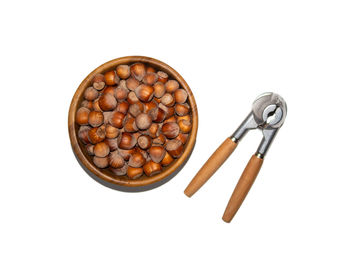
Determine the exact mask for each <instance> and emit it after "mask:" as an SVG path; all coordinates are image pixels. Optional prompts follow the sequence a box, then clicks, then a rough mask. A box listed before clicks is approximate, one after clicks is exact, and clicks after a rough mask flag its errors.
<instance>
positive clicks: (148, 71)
mask: <svg viewBox="0 0 350 272" xmlns="http://www.w3.org/2000/svg"><path fill="white" fill-rule="evenodd" d="M155 72H156V69H154V68H153V67H151V66H147V68H146V74H147V73H155Z"/></svg>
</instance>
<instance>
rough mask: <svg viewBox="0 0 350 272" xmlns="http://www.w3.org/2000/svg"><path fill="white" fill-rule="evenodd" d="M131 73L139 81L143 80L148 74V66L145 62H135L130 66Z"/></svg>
mask: <svg viewBox="0 0 350 272" xmlns="http://www.w3.org/2000/svg"><path fill="white" fill-rule="evenodd" d="M130 72H131V75H132V76H133V77H134V78H136V79H137V80H138V81H141V80H142V79H143V77H144V76H145V74H146V67H145V65H144V64H143V63H140V62H138V63H135V64H133V65H131V67H130Z"/></svg>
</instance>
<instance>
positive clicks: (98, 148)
mask: <svg viewBox="0 0 350 272" xmlns="http://www.w3.org/2000/svg"><path fill="white" fill-rule="evenodd" d="M109 151H110V150H109V146H108V144H106V143H105V142H100V143H97V144H96V145H95V147H94V154H95V156H97V157H101V158H103V157H106V156H107V155H108V154H109Z"/></svg>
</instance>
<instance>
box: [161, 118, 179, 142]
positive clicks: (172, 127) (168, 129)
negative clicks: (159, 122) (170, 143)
mask: <svg viewBox="0 0 350 272" xmlns="http://www.w3.org/2000/svg"><path fill="white" fill-rule="evenodd" d="M162 132H163V134H164V135H165V136H166V137H167V138H170V139H172V138H175V137H176V136H177V135H179V132H180V128H179V125H178V124H177V123H175V122H170V123H166V124H163V126H162Z"/></svg>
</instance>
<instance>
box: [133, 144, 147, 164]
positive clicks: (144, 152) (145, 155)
mask: <svg viewBox="0 0 350 272" xmlns="http://www.w3.org/2000/svg"><path fill="white" fill-rule="evenodd" d="M135 152H139V153H141V154H142V156H143V157H144V158H145V160H146V161H148V160H149V156H148V152H147V151H146V150H143V149H141V148H139V147H135Z"/></svg>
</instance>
